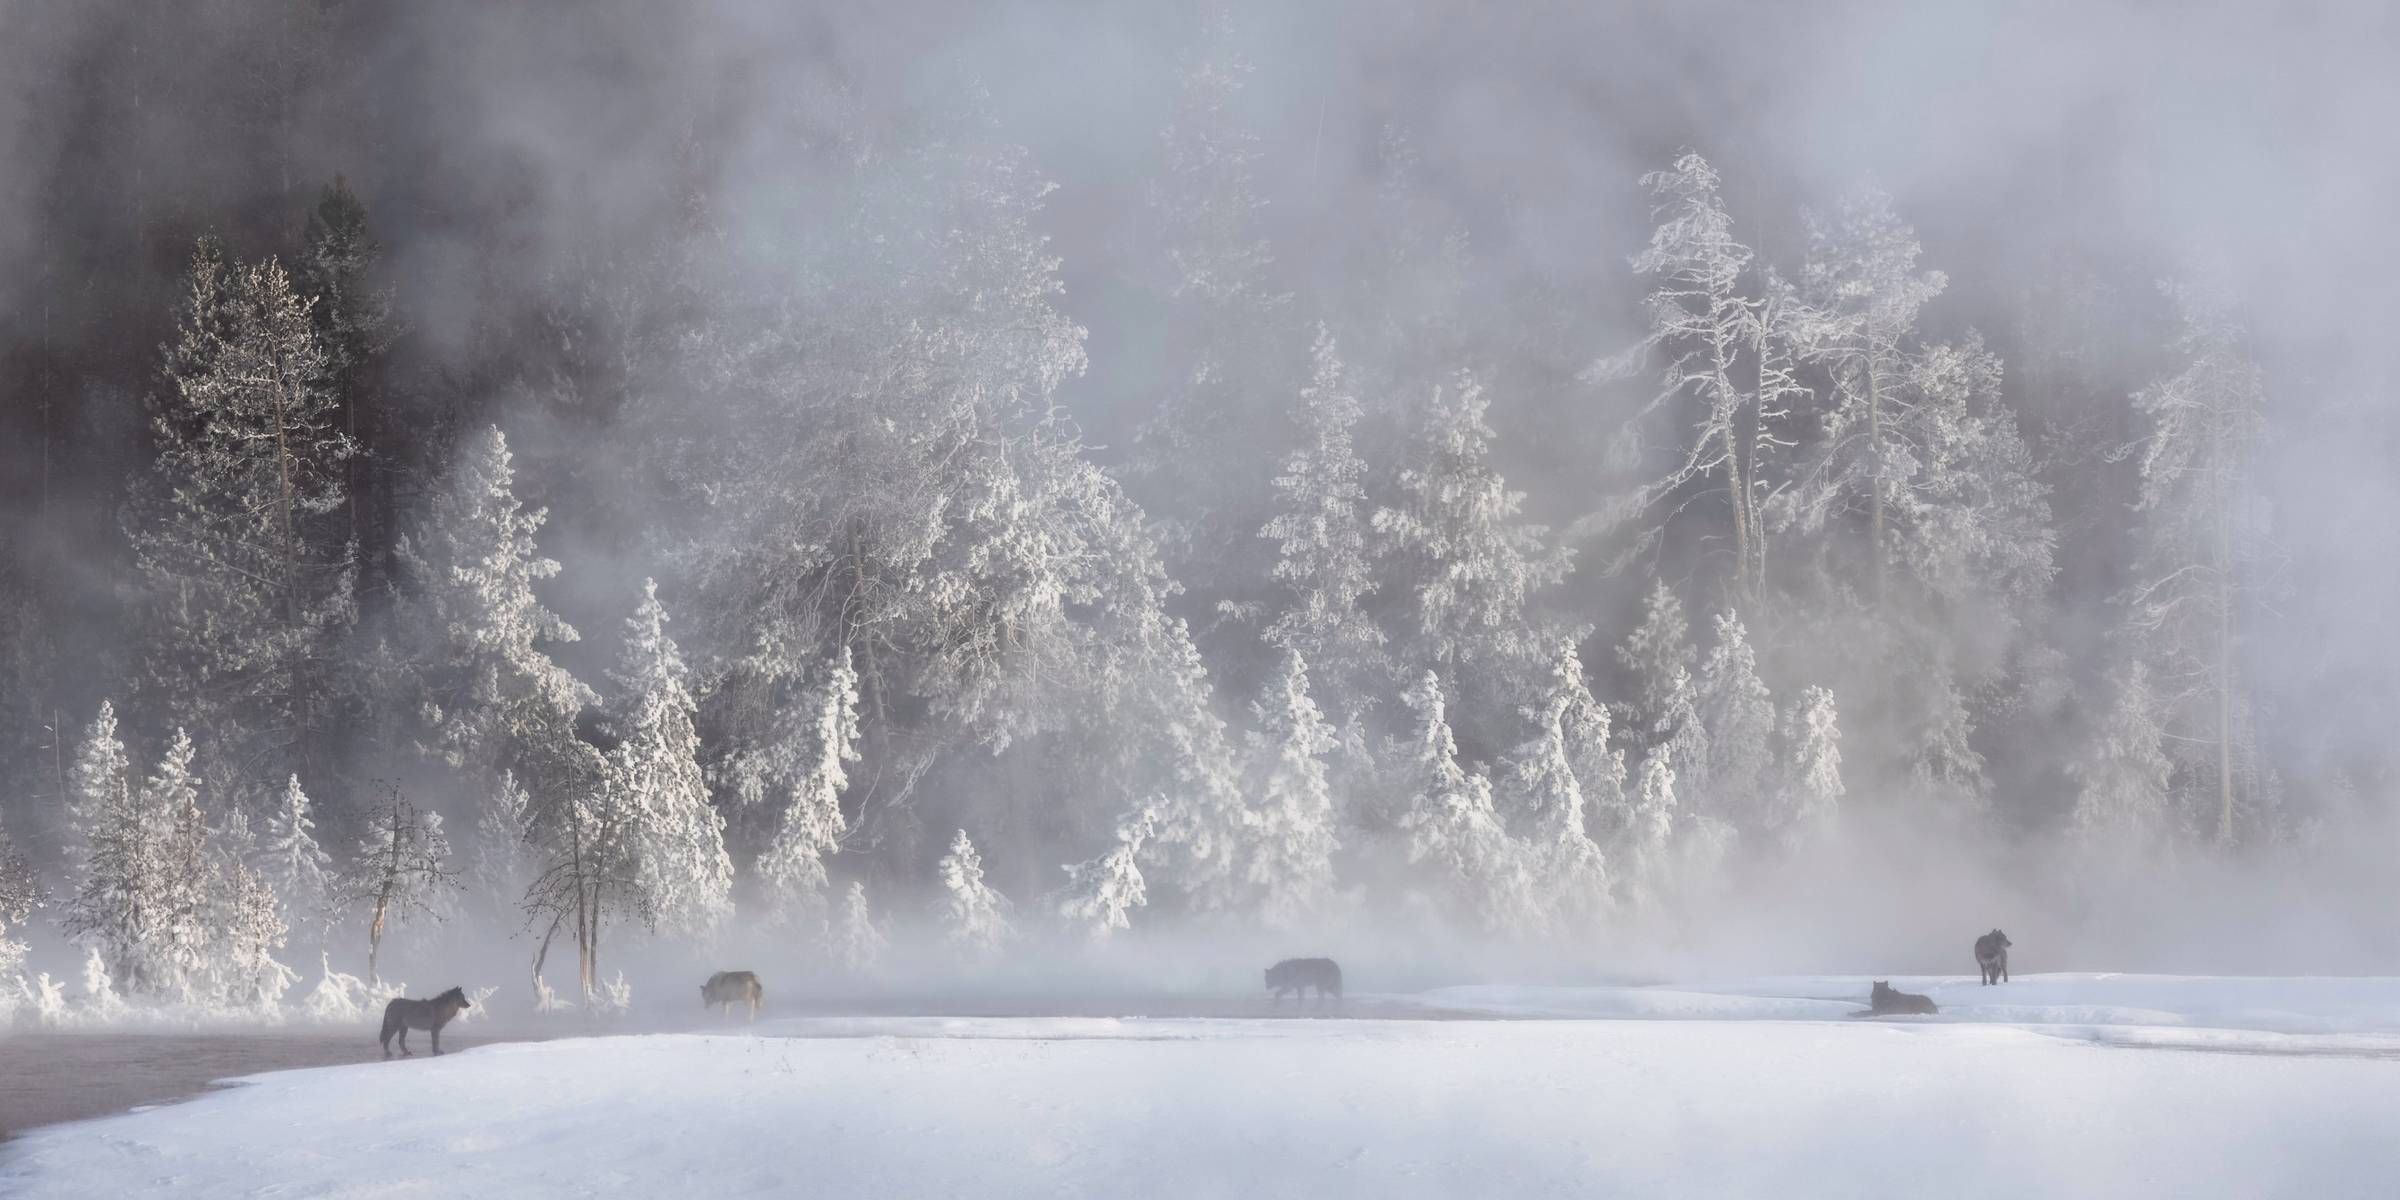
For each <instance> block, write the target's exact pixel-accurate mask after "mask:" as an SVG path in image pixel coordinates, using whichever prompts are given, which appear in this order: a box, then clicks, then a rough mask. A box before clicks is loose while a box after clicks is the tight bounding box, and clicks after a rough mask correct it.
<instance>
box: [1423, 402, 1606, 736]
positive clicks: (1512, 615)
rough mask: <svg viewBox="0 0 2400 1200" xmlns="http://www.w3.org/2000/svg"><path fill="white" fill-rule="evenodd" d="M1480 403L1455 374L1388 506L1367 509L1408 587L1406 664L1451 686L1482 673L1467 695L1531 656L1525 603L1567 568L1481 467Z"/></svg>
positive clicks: (1516, 497)
mask: <svg viewBox="0 0 2400 1200" xmlns="http://www.w3.org/2000/svg"><path fill="white" fill-rule="evenodd" d="M1487 405H1488V401H1486V400H1485V398H1484V393H1483V385H1482V384H1481V383H1479V382H1477V381H1476V379H1475V377H1474V376H1473V375H1471V374H1468V373H1465V372H1461V373H1460V374H1459V375H1458V376H1457V377H1456V378H1454V379H1453V380H1452V381H1451V382H1450V383H1449V384H1448V385H1446V386H1443V387H1437V388H1435V389H1434V393H1433V397H1432V400H1431V403H1430V404H1429V405H1428V406H1427V408H1426V413H1425V417H1424V422H1423V425H1422V427H1421V428H1420V430H1419V432H1418V435H1417V439H1416V443H1415V445H1414V447H1413V448H1412V449H1411V450H1410V452H1409V463H1408V465H1407V466H1406V467H1404V468H1402V469H1401V471H1400V478H1399V496H1398V500H1399V502H1398V503H1397V504H1395V505H1393V506H1392V507H1389V508H1384V509H1380V510H1378V511H1377V512H1376V514H1375V531H1376V532H1377V534H1379V535H1380V537H1381V539H1382V548H1383V551H1384V553H1385V554H1386V556H1387V557H1388V558H1389V559H1390V561H1392V562H1393V563H1394V564H1395V565H1396V567H1397V569H1398V570H1399V572H1400V577H1401V578H1403V579H1405V580H1406V581H1407V586H1408V587H1409V589H1410V601H1409V602H1410V607H1411V609H1412V616H1413V621H1412V624H1413V629H1412V631H1411V632H1412V637H1411V639H1410V642H1409V656H1410V660H1411V662H1412V663H1413V664H1415V665H1417V666H1420V667H1423V668H1429V669H1432V670H1434V671H1436V672H1437V673H1439V674H1440V675H1441V677H1442V678H1444V679H1445V680H1448V681H1449V682H1448V684H1447V686H1449V687H1450V688H1451V689H1452V690H1457V689H1459V688H1461V687H1466V686H1467V684H1466V680H1467V678H1468V677H1467V675H1466V674H1464V672H1465V671H1466V670H1467V669H1469V668H1472V669H1473V670H1474V671H1475V672H1476V673H1477V674H1476V676H1475V677H1476V678H1478V679H1483V680H1488V681H1489V682H1488V683H1487V684H1482V685H1478V686H1476V687H1473V688H1470V689H1469V691H1470V693H1471V694H1472V695H1474V696H1478V697H1484V696H1496V695H1498V694H1499V693H1500V692H1501V691H1502V690H1504V687H1505V683H1506V681H1508V680H1510V679H1514V678H1521V677H1522V676H1523V672H1524V670H1525V669H1526V668H1527V667H1528V666H1529V665H1530V664H1533V663H1537V662H1539V661H1540V657H1541V654H1542V650H1541V640H1540V638H1539V637H1538V636H1537V631H1536V629H1535V626H1534V624H1533V622H1532V619H1531V617H1530V614H1529V613H1528V612H1527V610H1526V602H1527V600H1528V599H1529V598H1530V597H1531V596H1532V595H1533V594H1534V593H1535V592H1537V591H1539V590H1541V589H1542V588H1544V587H1547V586H1549V585H1551V584H1553V583H1556V582H1558V581H1559V580H1560V579H1563V578H1565V577H1566V572H1567V565H1568V556H1567V554H1566V552H1565V551H1564V550H1562V549H1557V548H1553V547H1550V546H1548V545H1546V544H1545V540H1544V539H1545V534H1546V531H1545V530H1544V529H1543V528H1542V527H1541V526H1538V525H1530V524H1526V523H1524V522H1522V521H1520V520H1519V519H1518V511H1519V509H1521V508H1522V507H1523V505H1524V501H1525V496H1524V493H1522V492H1513V491H1510V490H1509V489H1508V486H1507V484H1506V482H1505V481H1504V480H1502V479H1501V477H1500V473H1499V472H1498V471H1497V470H1495V469H1494V468H1493V467H1492V464H1491V441H1492V436H1493V435H1492V429H1491V426H1489V425H1487V424H1485V423H1484V419H1483V417H1484V410H1485V408H1486V407H1487Z"/></svg>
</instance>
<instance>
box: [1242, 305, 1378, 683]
mask: <svg viewBox="0 0 2400 1200" xmlns="http://www.w3.org/2000/svg"><path fill="white" fill-rule="evenodd" d="M1312 358H1313V362H1314V369H1313V370H1312V372H1311V374H1310V377H1309V382H1308V385H1307V386H1306V387H1303V388H1301V389H1300V397H1299V405H1298V407H1297V408H1296V410H1295V412H1294V418H1295V423H1296V424H1297V425H1298V427H1299V444H1298V445H1297V446H1296V447H1294V449H1293V450H1292V452H1291V453H1289V454H1287V455H1285V456H1284V459H1283V472H1282V474H1279V475H1277V476H1276V477H1275V481H1274V486H1275V515H1274V516H1273V517H1272V518H1271V519H1269V520H1268V521H1267V524H1266V527H1265V528H1264V529H1262V530H1260V531H1259V533H1260V536H1262V537H1265V538H1267V539H1269V540H1271V541H1273V542H1274V543H1275V544H1276V559H1275V566H1274V568H1273V574H1274V577H1275V580H1276V581H1277V582H1278V583H1281V584H1282V585H1283V586H1284V588H1285V589H1286V591H1287V594H1288V599H1287V601H1286V603H1285V607H1284V609H1283V611H1282V612H1281V613H1280V614H1278V615H1277V616H1276V617H1275V619H1274V620H1273V621H1271V622H1269V623H1268V625H1267V629H1266V635H1265V636H1266V640H1267V642H1268V644H1270V645H1273V646H1276V647H1278V648H1280V649H1282V650H1284V651H1285V652H1287V653H1290V654H1296V655H1299V656H1300V657H1301V658H1303V659H1305V660H1306V661H1308V662H1309V663H1311V664H1313V665H1314V668H1315V673H1316V680H1317V686H1318V690H1319V691H1320V692H1322V693H1324V694H1325V695H1327V696H1328V697H1330V701H1329V706H1330V707H1331V709H1332V711H1333V713H1334V715H1335V716H1336V717H1337V718H1338V719H1339V720H1341V721H1344V722H1352V721H1356V720H1358V719H1359V717H1360V716H1361V715H1363V714H1364V713H1365V711H1366V709H1367V708H1368V706H1369V705H1371V704H1372V703H1373V701H1374V694H1375V692H1376V691H1378V690H1379V686H1378V685H1380V684H1381V682H1382V681H1383V678H1384V676H1385V672H1384V670H1383V669H1382V660H1383V643H1384V635H1383V631H1382V630H1381V629H1380V628H1377V626H1376V624H1375V622H1374V621H1373V619H1371V618H1370V617H1369V616H1368V615H1367V612H1366V610H1365V608H1364V607H1362V603H1363V602H1364V601H1365V599H1366V598H1367V596H1368V594H1369V593H1371V592H1372V591H1373V590H1374V588H1375V580H1374V566H1373V564H1372V562H1371V561H1370V560H1369V558H1368V537H1367V535H1368V528H1367V511H1366V506H1367V489H1366V475H1367V465H1366V462H1365V461H1364V460H1362V459H1361V458H1360V457H1359V454H1358V450H1357V447H1356V445H1355V443H1354V439H1353V434H1354V431H1355V429H1356V428H1357V425H1358V420H1359V406H1358V397H1357V396H1356V395H1354V394H1353V393H1352V391H1351V388H1350V385H1349V382H1348V380H1347V379H1346V378H1345V377H1344V375H1343V368H1342V360H1341V354H1340V350H1339V349H1338V348H1337V347H1336V346H1335V344H1334V340H1333V334H1332V333H1331V332H1330V331H1329V330H1327V329H1326V328H1325V327H1324V326H1323V325H1321V324H1320V325H1319V326H1317V340H1316V345H1315V348H1314V350H1313V353H1312Z"/></svg>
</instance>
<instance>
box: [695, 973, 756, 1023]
mask: <svg viewBox="0 0 2400 1200" xmlns="http://www.w3.org/2000/svg"><path fill="white" fill-rule="evenodd" d="M766 998H767V989H765V988H763V987H760V986H759V983H758V976H756V975H753V974H751V973H750V972H748V971H719V972H717V973H716V974H714V975H711V976H709V977H708V982H707V983H704V984H701V985H700V1007H702V1008H707V1007H709V1006H710V1005H714V1004H722V1005H724V1006H725V1013H726V1015H727V1016H731V1015H733V1006H734V1005H736V1004H747V1005H749V1006H750V1019H751V1020H753V1021H755V1020H757V1019H758V1002H759V1001H761V1000H764V999H766Z"/></svg>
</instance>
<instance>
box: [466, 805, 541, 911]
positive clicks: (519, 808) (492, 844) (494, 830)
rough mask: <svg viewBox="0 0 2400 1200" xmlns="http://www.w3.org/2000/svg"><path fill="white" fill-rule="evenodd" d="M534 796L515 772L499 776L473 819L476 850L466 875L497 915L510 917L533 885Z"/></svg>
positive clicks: (474, 889) (476, 891) (488, 906)
mask: <svg viewBox="0 0 2400 1200" xmlns="http://www.w3.org/2000/svg"><path fill="white" fill-rule="evenodd" d="M532 847H533V797H532V796H530V795H529V794H527V793H526V791H525V788H524V786H523V785H521V784H519V783H518V782H517V777H516V774H515V773H514V772H510V771H503V772H501V774H500V786H499V788H498V789H497V790H495V791H494V792H493V793H492V797H491V799H490V800H489V801H487V802H485V804H484V805H483V814H482V815H481V816H479V817H477V818H476V819H475V850H474V855H473V858H472V862H471V865H470V866H469V868H468V870H469V874H470V875H471V877H472V887H473V891H474V892H475V894H476V895H478V896H480V897H481V898H482V900H483V903H484V905H485V906H486V907H487V908H488V909H490V911H492V912H493V913H496V914H506V915H510V916H513V915H514V914H515V911H516V909H517V907H518V906H519V905H520V904H522V903H524V900H525V893H526V891H527V889H528V888H530V887H531V886H532V884H533V876H534V867H533V861H532V857H531V855H532Z"/></svg>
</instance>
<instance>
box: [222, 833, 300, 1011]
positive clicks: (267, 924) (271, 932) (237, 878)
mask: <svg viewBox="0 0 2400 1200" xmlns="http://www.w3.org/2000/svg"><path fill="white" fill-rule="evenodd" d="M223 879H224V891H223V893H222V895H220V896H219V897H218V899H217V903H216V911H215V913H214V917H215V923H216V925H215V928H214V929H213V930H212V931H211V940H212V941H213V943H214V954H213V956H212V959H211V970H210V974H211V977H212V978H211V981H210V983H211V990H212V992H213V994H214V999H215V1001H216V1003H217V1004H219V1005H221V1006H224V1007H228V1008H233V1009H238V1010H241V1011H245V1012H250V1013H255V1014H258V1015H261V1016H264V1017H267V1018H269V1019H275V1018H277V1017H278V1016H279V1014H280V1013H281V1010H282V1005H283V996H284V993H285V992H288V991H290V990H291V987H292V985H293V984H294V983H297V982H299V978H300V977H299V975H297V974H296V973H294V972H293V970H292V969H291V968H290V967H287V966H285V965H284V964H283V963H282V962H280V961H278V960H277V959H276V957H275V955H276V952H277V951H280V950H282V949H283V947H284V942H285V938H286V935H287V934H288V933H289V927H288V926H287V925H286V924H285V923H284V917H283V905H282V903H281V901H280V900H279V899H278V898H277V897H276V895H275V888H274V886H273V885H272V884H270V883H268V882H267V878H266V876H265V875H263V874H261V873H260V872H259V871H257V870H255V869H253V868H251V867H250V866H249V865H247V864H244V863H238V862H237V863H229V864H227V865H226V866H225V867H224V869H223Z"/></svg>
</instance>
